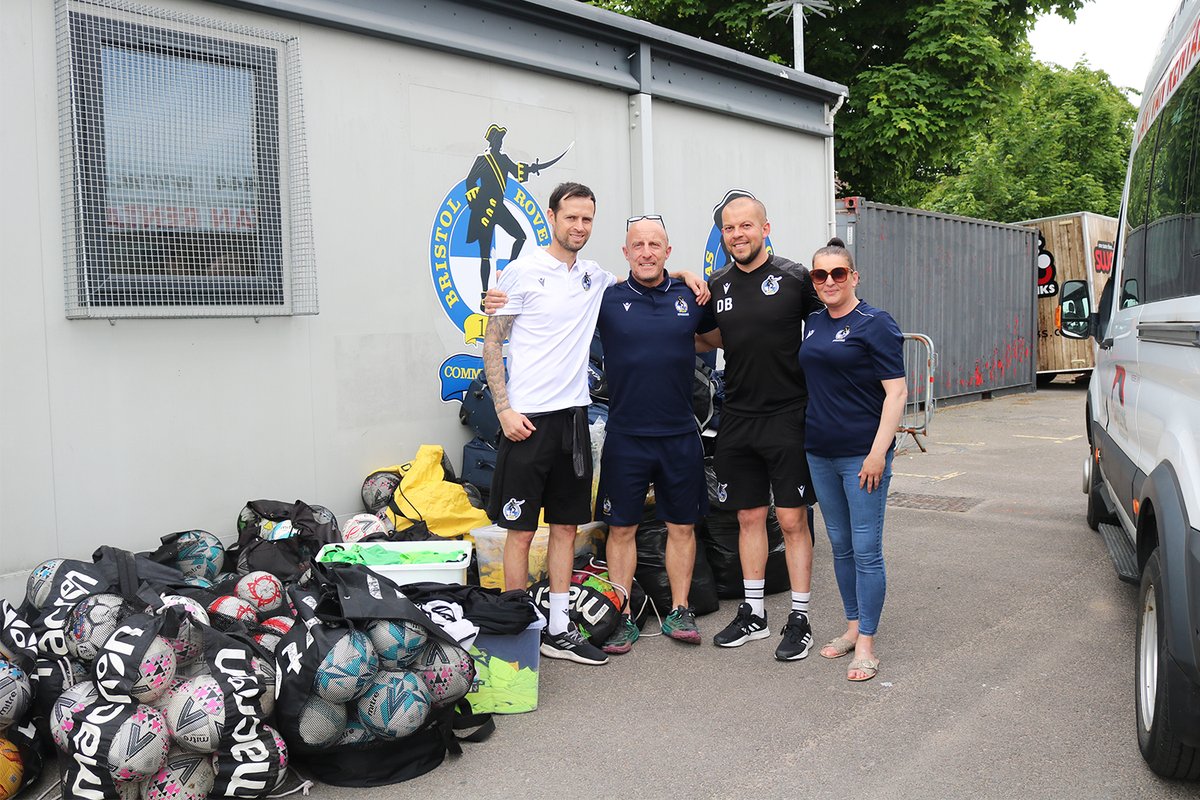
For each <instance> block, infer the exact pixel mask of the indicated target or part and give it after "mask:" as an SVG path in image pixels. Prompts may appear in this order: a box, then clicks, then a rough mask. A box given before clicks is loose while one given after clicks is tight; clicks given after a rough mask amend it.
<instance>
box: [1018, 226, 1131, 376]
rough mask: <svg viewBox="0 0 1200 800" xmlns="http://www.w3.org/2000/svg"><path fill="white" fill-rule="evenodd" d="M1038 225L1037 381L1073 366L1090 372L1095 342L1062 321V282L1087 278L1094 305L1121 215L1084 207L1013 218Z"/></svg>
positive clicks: (1110, 262) (1074, 369)
mask: <svg viewBox="0 0 1200 800" xmlns="http://www.w3.org/2000/svg"><path fill="white" fill-rule="evenodd" d="M1014 224H1016V225H1024V226H1028V227H1032V228H1037V230H1038V273H1037V274H1038V278H1037V339H1038V357H1037V374H1038V381H1039V382H1043V381H1047V380H1050V379H1052V378H1053V377H1054V376H1055V375H1058V374H1060V373H1069V372H1081V373H1083V372H1091V370H1092V367H1093V366H1094V365H1095V362H1096V359H1095V350H1094V348H1095V344H1094V343H1093V342H1092V341H1091V340H1089V339H1068V338H1067V337H1065V336H1063V335H1062V331H1061V330H1060V329H1059V324H1058V293H1059V287H1060V286H1062V284H1063V283H1064V282H1066V281H1069V280H1081V281H1086V282H1087V285H1088V292H1089V294H1090V295H1091V304H1092V308H1096V307H1097V305H1098V301H1099V299H1100V292H1102V291H1104V286H1105V284H1107V283H1108V276H1109V275H1110V274H1111V273H1112V267H1113V252H1114V249H1115V247H1116V241H1117V220H1116V218H1115V217H1105V216H1102V215H1100V214H1092V213H1091V212H1087V211H1081V212H1078V213H1075V214H1062V215H1060V216H1057V217H1044V218H1042V219H1031V220H1026V221H1025V222H1017V223H1014Z"/></svg>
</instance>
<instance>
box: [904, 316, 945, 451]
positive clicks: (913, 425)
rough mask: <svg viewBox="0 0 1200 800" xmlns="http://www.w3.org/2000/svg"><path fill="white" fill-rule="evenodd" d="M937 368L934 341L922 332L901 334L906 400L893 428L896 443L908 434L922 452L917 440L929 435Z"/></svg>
mask: <svg viewBox="0 0 1200 800" xmlns="http://www.w3.org/2000/svg"><path fill="white" fill-rule="evenodd" d="M936 369H937V351H936V350H934V348H933V340H932V339H930V338H929V337H928V336H926V335H925V334H923V333H906V334H904V375H905V383H906V385H907V388H908V399H907V400H906V401H905V403H904V416H902V417H901V418H900V426H899V427H898V428H897V429H896V444H899V443H900V440H901V439H903V438H904V434H906V433H907V434H911V435H912V437H913V441H914V442H916V443H917V447H919V448H921V452H922V453H924V452H925V445H924V444H922V443H921V439H920V437H922V436H926V435H928V431H929V422H930V421H931V420H932V419H933V410H934V408H935V407H936V405H937V401H936V400H934V397H933V376H934V373H935V371H936Z"/></svg>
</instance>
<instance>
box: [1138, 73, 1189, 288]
mask: <svg viewBox="0 0 1200 800" xmlns="http://www.w3.org/2000/svg"><path fill="white" fill-rule="evenodd" d="M1198 103H1200V71H1195V70H1194V71H1193V72H1192V73H1191V74H1190V75H1188V76H1187V78H1185V79H1184V82H1183V84H1182V85H1181V86H1180V87H1179V89H1178V90H1177V91H1176V93H1175V96H1174V97H1172V98H1171V100H1170V101H1169V102H1168V103H1167V104H1166V106H1164V107H1163V110H1162V112H1161V115H1160V118H1159V130H1158V137H1157V142H1156V146H1155V151H1156V152H1155V156H1154V169H1153V174H1152V176H1151V179H1150V187H1149V202H1148V208H1147V214H1146V219H1147V224H1146V255H1145V272H1144V275H1143V281H1142V292H1141V298H1142V302H1144V303H1150V302H1154V301H1155V300H1166V299H1168V298H1171V297H1179V296H1181V295H1185V294H1189V293H1190V292H1191V291H1195V286H1194V284H1195V282H1196V276H1197V275H1200V273H1198V272H1197V271H1196V269H1195V267H1194V260H1193V258H1192V250H1193V249H1194V247H1195V246H1196V245H1200V241H1196V242H1195V243H1192V242H1190V241H1189V239H1190V238H1191V228H1192V223H1193V220H1194V219H1196V218H1197V216H1196V205H1197V202H1200V192H1197V191H1196V188H1195V187H1196V180H1195V176H1194V172H1195V170H1196V166H1197V165H1196V157H1195V156H1196V140H1195V133H1196V114H1197V108H1198ZM1189 276H1191V278H1190V280H1189ZM1189 284H1192V286H1191V287H1190V289H1189Z"/></svg>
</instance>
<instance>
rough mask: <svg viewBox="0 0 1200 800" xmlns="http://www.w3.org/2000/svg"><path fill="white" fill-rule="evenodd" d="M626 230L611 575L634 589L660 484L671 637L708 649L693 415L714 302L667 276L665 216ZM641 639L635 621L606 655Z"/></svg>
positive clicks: (611, 490) (613, 387)
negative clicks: (700, 605) (639, 536)
mask: <svg viewBox="0 0 1200 800" xmlns="http://www.w3.org/2000/svg"><path fill="white" fill-rule="evenodd" d="M626 225H627V228H628V230H627V231H626V235H625V246H624V248H622V251H623V252H624V254H625V260H626V261H628V262H629V279H628V280H626V281H625V282H624V283H619V284H616V285H614V286H611V287H609V288H608V289H607V290H606V291H605V292H604V298H603V300H602V301H601V303H600V316H599V319H598V321H597V326H596V327H597V330H599V332H600V341H601V343H602V344H603V345H604V372H605V375H606V377H607V378H608V387H609V394H610V400H609V414H608V423H607V426H606V428H605V440H604V454H603V456H602V460H601V467H600V489H599V492H598V493H597V495H596V518H597V519H602V520H604V521H606V522H608V524H609V530H608V545H607V548H606V551H607V557H608V571H609V578H610V579H611V580H612V581H613V582H614V583H617V584H619V585H621V586H629V585H630V583H631V582H632V581H633V574H634V571H635V570H636V568H637V545H636V542H635V534H636V533H637V528H638V523H640V522H641V521H642V518H643V516H644V509H645V505H646V491H647V488H648V486H649V484H651V483H653V484H654V500H655V507H656V510H657V513H658V518H659V519H660V520H662V521H663V522H665V523H666V526H667V552H666V566H667V578H668V580H669V582H670V585H671V606H672V610H671V612H670V613H669V614H668V615H667V617H666V619H665V620H664V621H663V624H662V631H663V633H664V634H666V635H667V636H669V637H671V638H672V639H675V640H676V641H681V642H686V643H688V644H699V643H700V631H699V629H698V628H697V627H696V615H695V612H694V611H693V610H692V609H691V607H690V605H689V603H688V590H689V589H690V588H691V583H692V567H693V565H694V564H695V561H696V536H695V524H696V521H697V520H698V519H699V518H700V517H702V516H703V515H704V514H705V513H706V512H707V510H708V486H707V483H706V481H705V478H704V448H703V446H702V445H701V443H700V431H699V428H698V426H697V424H696V419H695V417H694V416H693V415H692V384H693V381H694V380H695V368H696V355H695V352H696V339H695V334H696V332H697V329H698V328H699V327H700V326H701V320H702V319H704V317H705V315H704V306H702V305H701V304H699V303H697V302H696V297H695V295H694V294H693V293H692V291H691V290H689V289H688V288H687V287H686V286H685V285H684V284H683V283H682V282H681V281H678V280H676V279H674V278H672V277H671V276H670V275H669V274H667V270H666V263H667V258H668V257H670V255H671V245H670V241H669V240H668V238H667V229H666V226H665V224H664V223H663V219H662V217H661V216H660V215H657V214H648V215H642V216H637V217H631V218H630V219H629V220H628V222H627V223H626ZM710 327H715V323H710ZM637 638H638V628H637V625H635V624H634V623H633V621H632V620H631V619H630V618H629V616H628V615H625V616H623V617H622V618H621V624H620V625H619V626H618V627H617V630H616V631H614V632H613V634H612V636H611V637H609V640H608V641H607V642H605V643H604V646H603V649H604V652H606V653H611V654H621V653H627V652H629V650H630V649H631V648H632V647H633V643H634V642H635V641H637Z"/></svg>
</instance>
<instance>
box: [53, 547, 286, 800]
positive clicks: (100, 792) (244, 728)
mask: <svg viewBox="0 0 1200 800" xmlns="http://www.w3.org/2000/svg"><path fill="white" fill-rule="evenodd" d="M97 556H98V557H97V562H96V563H97V564H103V565H105V566H106V567H107V566H113V567H115V569H116V572H117V577H116V580H115V584H114V586H113V587H111V588H112V591H114V592H115V593H118V594H120V595H121V596H122V597H124V598H125V599H126V601H127V603H128V604H129V605H130V606H134V607H137V606H141V607H143V608H147V612H146V613H136V614H133V615H131V616H129V617H126V618H125V619H123V620H122V621H121V623H120V625H119V626H118V627H117V629H116V631H115V632H114V633H113V634H112V635H111V636H110V637H109V638H108V640H107V641H106V642H105V644H104V646H103V647H102V648H101V649H100V653H99V654H98V655H97V657H96V660H95V663H94V664H93V667H92V673H93V676H94V677H95V680H96V686H97V688H98V690H99V692H100V699H99V700H98V701H97V702H96V703H95V704H94V705H92V706H89V707H88V708H86V709H84V710H83V711H81V712H79V713H78V714H77V715H76V718H75V719H76V723H77V725H76V727H75V728H74V729H73V731H72V732H71V733H70V734H69V735H68V746H67V750H66V752H65V753H63V754H62V759H61V764H62V766H61V769H60V775H61V781H62V791H63V796H64V797H88V798H95V799H96V800H104V799H107V800H113V799H115V798H120V797H122V796H123V795H122V793H121V791H120V790H119V789H118V788H117V787H116V785H115V784H114V783H113V779H112V776H111V773H110V772H109V770H108V769H107V767H106V765H105V763H104V758H106V757H107V756H106V754H107V753H108V752H109V748H110V746H111V743H112V741H113V738H114V737H115V736H116V735H117V733H118V731H119V729H120V727H121V725H122V724H123V723H124V722H125V721H126V720H127V719H129V718H130V717H131V716H133V715H134V714H136V713H138V711H137V709H138V704H137V703H136V702H135V701H134V698H133V696H132V691H131V690H132V687H133V684H134V681H135V679H136V677H137V676H138V673H139V669H138V665H139V664H140V663H141V662H142V660H143V659H144V657H145V655H146V652H147V650H148V648H150V647H151V645H152V644H153V643H154V640H155V638H156V637H157V636H159V635H162V636H165V637H168V638H173V637H175V636H177V635H178V632H179V624H180V619H181V618H180V613H181V612H180V611H179V610H178V609H177V608H174V607H167V608H163V607H162V600H161V598H160V597H159V595H158V592H159V590H160V589H159V587H157V586H155V585H154V584H153V583H151V582H148V581H146V580H145V579H144V578H143V576H142V574H141V568H142V566H143V564H144V563H151V564H152V563H154V562H139V560H138V557H135V556H134V555H133V554H132V553H128V552H126V551H121V550H115V549H113V548H101V550H100V551H98V553H97ZM155 566H161V565H155ZM150 572H153V571H152V570H151V571H150ZM188 588H189V589H192V590H195V587H188ZM192 624H193V625H195V626H196V628H197V629H198V630H200V631H201V632H202V634H203V636H204V656H203V658H204V660H205V661H206V663H207V665H208V667H209V672H210V673H211V675H212V677H213V679H214V680H215V681H216V683H217V685H218V686H219V687H220V689H221V692H222V703H223V707H224V711H223V713H224V717H223V719H224V724H223V725H222V726H221V735H220V739H219V741H218V745H217V750H216V752H215V754H214V759H213V765H214V770H215V782H214V785H213V789H212V791H211V792H210V794H209V796H210V797H237V798H261V797H264V796H266V795H267V794H268V793H269V792H272V791H274V790H276V789H277V788H278V787H279V785H280V784H281V783H282V782H283V779H284V777H285V774H286V750H284V749H283V748H281V747H280V739H279V737H278V736H277V735H276V733H275V731H274V730H272V729H271V728H270V727H268V726H267V725H266V724H265V722H264V720H265V719H266V714H265V713H264V707H263V702H264V697H263V693H264V689H265V687H266V685H267V684H266V682H265V680H264V678H263V677H262V676H263V675H264V673H265V671H268V670H269V671H270V674H272V675H273V672H274V667H273V666H272V665H270V664H269V662H267V661H266V660H265V655H266V654H265V653H264V652H263V651H261V650H260V649H259V648H257V646H256V645H254V644H253V643H252V642H251V641H250V639H249V637H248V636H245V635H243V636H238V635H237V634H236V632H235V633H230V634H227V633H221V632H219V631H217V630H215V629H213V628H211V627H209V626H206V625H201V624H199V623H196V622H194V621H193V623H192ZM130 746H134V745H133V744H131V745H130ZM136 746H153V743H151V742H146V741H144V740H141V739H139V740H138V742H137V743H136Z"/></svg>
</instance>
